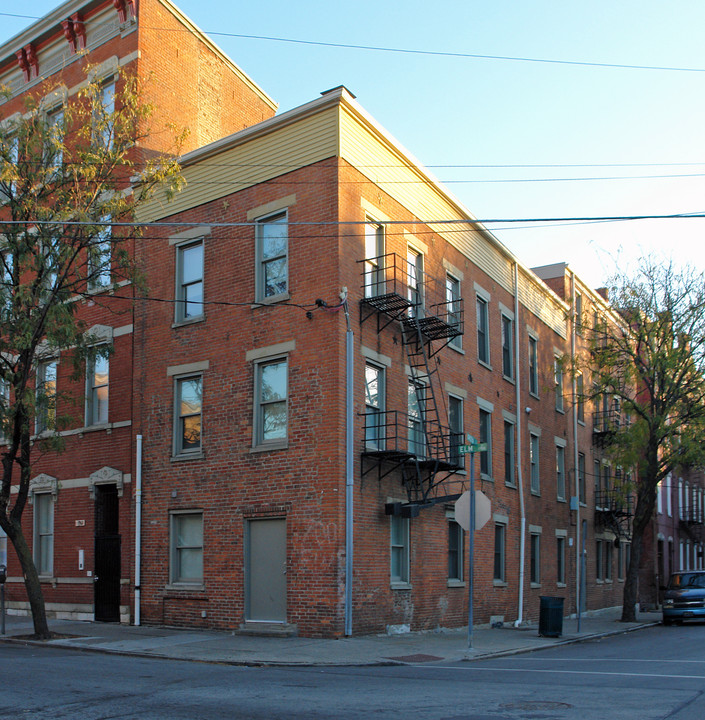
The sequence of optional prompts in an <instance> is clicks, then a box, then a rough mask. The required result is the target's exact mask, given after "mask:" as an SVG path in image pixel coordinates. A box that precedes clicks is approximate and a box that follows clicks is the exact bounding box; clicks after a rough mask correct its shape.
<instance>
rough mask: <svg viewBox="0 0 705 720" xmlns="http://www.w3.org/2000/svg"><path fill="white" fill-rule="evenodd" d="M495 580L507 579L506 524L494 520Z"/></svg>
mask: <svg viewBox="0 0 705 720" xmlns="http://www.w3.org/2000/svg"><path fill="white" fill-rule="evenodd" d="M493 579H494V581H495V582H499V583H504V582H506V581H507V524H506V523H503V522H495V524H494V570H493Z"/></svg>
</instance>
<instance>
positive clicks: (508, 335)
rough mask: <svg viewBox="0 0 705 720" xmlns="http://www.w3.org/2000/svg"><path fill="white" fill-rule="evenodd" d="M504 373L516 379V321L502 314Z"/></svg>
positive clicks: (507, 376) (509, 377) (511, 378)
mask: <svg viewBox="0 0 705 720" xmlns="http://www.w3.org/2000/svg"><path fill="white" fill-rule="evenodd" d="M502 375H504V377H505V378H507V379H509V380H513V379H514V321H513V320H512V319H511V318H510V317H509V316H507V315H504V314H502Z"/></svg>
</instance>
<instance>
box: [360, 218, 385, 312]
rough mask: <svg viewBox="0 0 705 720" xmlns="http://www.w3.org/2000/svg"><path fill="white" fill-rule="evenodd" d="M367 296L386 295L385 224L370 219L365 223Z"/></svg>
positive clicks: (365, 279)
mask: <svg viewBox="0 0 705 720" xmlns="http://www.w3.org/2000/svg"><path fill="white" fill-rule="evenodd" d="M364 268H365V269H364V271H363V272H364V278H363V280H364V283H363V285H364V288H365V297H366V298H370V297H378V296H379V295H384V288H385V282H384V225H381V224H380V223H376V222H373V221H371V220H368V221H367V222H366V223H365V262H364Z"/></svg>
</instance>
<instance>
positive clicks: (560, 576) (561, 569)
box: [556, 535, 565, 585]
mask: <svg viewBox="0 0 705 720" xmlns="http://www.w3.org/2000/svg"><path fill="white" fill-rule="evenodd" d="M556 582H557V583H558V584H559V585H565V537H563V536H561V535H558V536H557V537H556Z"/></svg>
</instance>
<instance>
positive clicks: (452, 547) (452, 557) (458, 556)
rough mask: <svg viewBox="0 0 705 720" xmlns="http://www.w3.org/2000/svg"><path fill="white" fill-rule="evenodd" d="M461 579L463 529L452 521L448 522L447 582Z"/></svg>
mask: <svg viewBox="0 0 705 720" xmlns="http://www.w3.org/2000/svg"><path fill="white" fill-rule="evenodd" d="M462 579H463V528H462V527H460V525H459V524H458V523H457V522H456V521H455V520H453V519H449V520H448V580H451V581H453V580H454V581H456V582H461V581H462Z"/></svg>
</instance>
